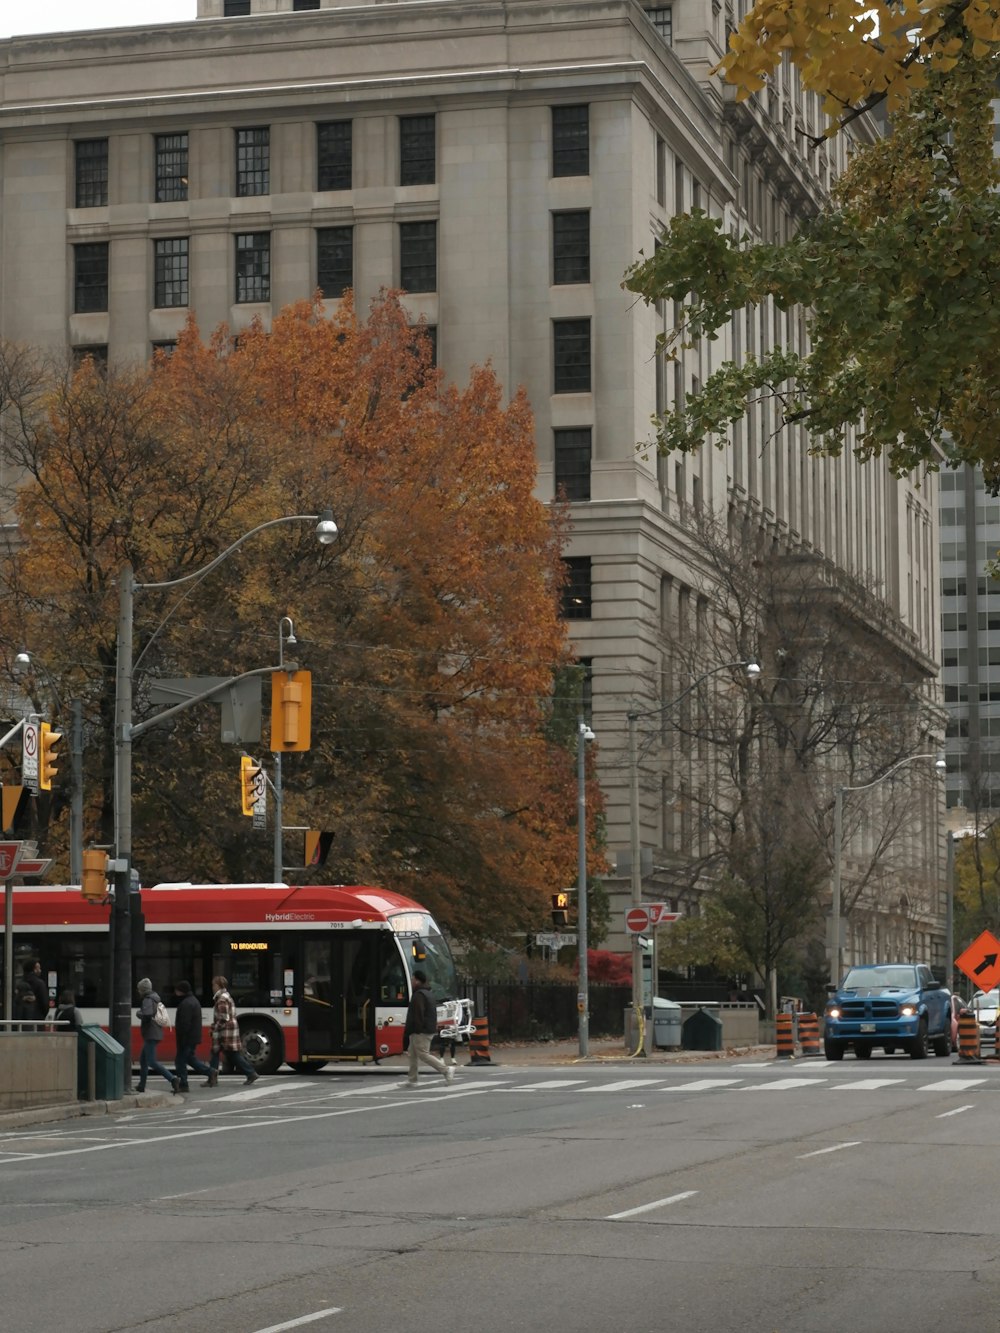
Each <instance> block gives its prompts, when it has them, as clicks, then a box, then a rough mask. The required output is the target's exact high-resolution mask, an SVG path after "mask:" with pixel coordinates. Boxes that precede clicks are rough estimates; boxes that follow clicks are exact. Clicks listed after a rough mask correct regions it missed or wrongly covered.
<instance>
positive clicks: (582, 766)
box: [576, 714, 596, 1055]
mask: <svg viewBox="0 0 1000 1333" xmlns="http://www.w3.org/2000/svg"><path fill="white" fill-rule="evenodd" d="M595 739H596V737H595V736H594V733H593V731H592V730H591V729H590V727H588V726H587V723H586V720H585V719H584V717H583V715H582V714H581V715H580V717H579V718H577V723H576V870H577V878H576V899H577V902H576V947H577V956H578V959H579V962H578V968H579V980H578V985H579V988H580V989H579V994H578V995H577V997H576V1009H577V1016H578V1022H577V1033H578V1038H579V1047H580V1054H581V1055H587V1054H588V1052H589V1026H590V1014H589V1009H590V994H589V990H590V979H589V975H588V971H587V773H586V752H587V742H588V741H592V740H595Z"/></svg>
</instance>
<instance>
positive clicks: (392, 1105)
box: [0, 1088, 488, 1166]
mask: <svg viewBox="0 0 1000 1333" xmlns="http://www.w3.org/2000/svg"><path fill="white" fill-rule="evenodd" d="M487 1091H488V1089H486V1088H470V1089H469V1091H468V1092H459V1093H453V1094H451V1095H450V1096H449V1097H447V1098H438V1100H439V1101H441V1100H448V1101H450V1100H455V1101H460V1100H461V1099H462V1098H463V1097H481V1096H483V1095H484V1094H485V1093H486V1092H487ZM421 1101H422V1099H420V1098H418V1099H415V1100H414V1103H413V1104H414V1105H420V1104H421ZM405 1105H406V1101H405V1100H404V1101H402V1102H395V1101H394V1102H388V1103H386V1104H385V1105H384V1106H352V1107H346V1108H345V1109H344V1110H342V1111H317V1112H316V1114H315V1115H288V1116H283V1117H281V1118H280V1119H274V1118H270V1119H267V1120H229V1121H227V1122H226V1123H225V1124H223V1125H204V1123H203V1127H202V1128H198V1129H187V1130H183V1131H180V1132H178V1133H176V1134H158V1135H157V1136H156V1137H155V1138H143V1139H121V1140H120V1141H115V1142H113V1143H96V1144H92V1145H90V1146H89V1147H86V1148H64V1149H63V1150H62V1151H61V1152H31V1153H28V1152H26V1153H18V1154H17V1156H16V1157H11V1158H10V1159H9V1160H8V1161H6V1162H5V1161H0V1166H11V1165H13V1164H14V1163H18V1164H20V1163H21V1162H37V1161H40V1160H42V1159H44V1158H48V1157H80V1156H82V1155H83V1154H84V1153H92V1152H112V1151H115V1150H117V1149H124V1148H146V1147H148V1146H149V1145H150V1144H151V1143H170V1142H172V1141H173V1140H175V1139H197V1138H203V1137H204V1136H205V1135H208V1134H233V1133H242V1132H243V1131H245V1130H248V1129H273V1128H274V1126H275V1125H297V1124H302V1123H304V1122H305V1121H308V1120H334V1119H336V1118H337V1117H339V1116H342V1115H377V1114H378V1112H379V1111H398V1110H399V1108H400V1107H401V1106H405Z"/></svg>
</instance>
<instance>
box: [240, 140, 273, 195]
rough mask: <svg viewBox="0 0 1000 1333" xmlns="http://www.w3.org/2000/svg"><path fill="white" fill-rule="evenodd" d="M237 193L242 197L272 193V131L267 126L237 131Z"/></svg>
mask: <svg viewBox="0 0 1000 1333" xmlns="http://www.w3.org/2000/svg"><path fill="white" fill-rule="evenodd" d="M236 193H237V195H238V196H240V197H241V198H242V197H245V196H247V195H253V194H270V193H271V131H270V130H269V129H268V128H267V126H264V127H262V128H261V127H258V128H256V129H252V130H237V131H236Z"/></svg>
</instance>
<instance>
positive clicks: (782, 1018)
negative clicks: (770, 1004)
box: [774, 1014, 795, 1060]
mask: <svg viewBox="0 0 1000 1333" xmlns="http://www.w3.org/2000/svg"><path fill="white" fill-rule="evenodd" d="M774 1029H775V1046H776V1047H777V1052H778V1059H779V1060H794V1059H795V1030H794V1027H793V1023H792V1015H791V1014H778V1015H777V1017H776V1018H775V1020H774Z"/></svg>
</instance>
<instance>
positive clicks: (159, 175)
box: [156, 131, 188, 204]
mask: <svg viewBox="0 0 1000 1333" xmlns="http://www.w3.org/2000/svg"><path fill="white" fill-rule="evenodd" d="M187 197H188V137H187V132H186V131H185V132H184V133H183V134H158V135H157V136H156V202H157V203H158V204H166V203H169V202H170V201H171V200H172V199H186V198H187Z"/></svg>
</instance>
